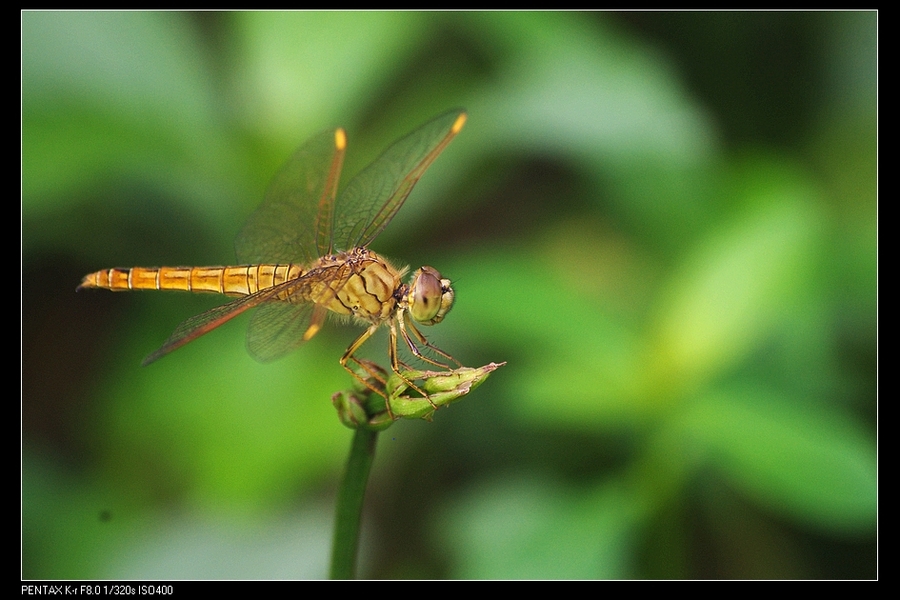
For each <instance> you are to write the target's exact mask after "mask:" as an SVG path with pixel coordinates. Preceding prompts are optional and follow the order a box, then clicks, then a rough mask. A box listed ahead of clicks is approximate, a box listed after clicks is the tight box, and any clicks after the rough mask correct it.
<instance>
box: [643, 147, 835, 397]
mask: <svg viewBox="0 0 900 600" xmlns="http://www.w3.org/2000/svg"><path fill="white" fill-rule="evenodd" d="M742 173H743V176H741V177H740V178H738V179H736V180H735V181H734V186H733V188H731V187H729V188H726V190H725V192H728V190H732V193H737V194H740V195H741V197H740V199H739V200H738V202H737V204H738V205H739V206H740V207H741V209H740V210H738V211H737V212H736V213H735V214H734V216H733V217H732V218H731V219H730V220H728V221H726V222H725V223H722V224H721V225H720V226H719V227H717V228H716V229H714V230H712V231H711V232H710V234H709V235H707V236H706V238H705V239H702V240H701V241H700V243H698V244H697V246H696V247H695V248H694V250H693V251H692V252H690V253H689V254H688V255H687V256H685V257H684V258H683V259H682V260H680V261H678V262H679V264H678V266H677V267H676V269H675V270H674V272H673V273H672V276H671V278H670V279H669V282H668V285H667V286H666V288H665V289H664V290H663V292H662V293H661V294H660V296H659V297H658V302H659V304H658V310H657V315H658V317H657V321H656V331H655V332H654V333H653V334H652V337H651V340H650V343H651V347H650V354H651V362H650V364H649V366H650V367H651V369H652V370H655V372H651V373H649V374H648V375H649V377H648V378H647V382H646V383H648V384H650V385H654V384H655V385H656V386H658V388H657V389H651V390H648V391H649V392H650V396H656V395H657V394H662V395H666V396H673V395H674V396H677V395H678V394H679V393H680V391H681V390H686V389H691V388H692V387H693V386H696V385H698V384H700V383H701V382H703V381H705V380H707V379H709V378H712V377H715V376H716V375H717V374H718V373H721V372H722V371H723V370H725V369H728V368H730V367H732V366H733V365H734V364H735V363H737V362H739V361H740V360H742V359H743V358H744V357H745V356H746V355H747V353H748V352H749V351H750V350H751V349H752V348H753V347H754V346H755V345H756V344H758V343H760V341H762V340H763V339H765V337H766V336H767V335H770V333H771V331H772V328H773V327H774V326H775V325H776V324H777V323H779V322H781V321H782V320H785V319H790V318H791V315H792V313H793V312H795V311H796V310H797V307H798V305H797V300H798V298H800V297H801V296H802V295H803V294H806V293H808V289H809V286H810V285H811V284H812V282H813V280H814V275H815V269H816V268H817V266H818V265H817V264H816V257H817V252H818V251H819V250H820V246H819V244H820V237H821V235H822V229H823V222H824V216H823V215H821V214H820V213H819V211H818V209H817V207H816V206H815V204H813V203H812V202H811V201H812V200H814V199H815V194H814V193H813V191H812V190H811V189H810V186H809V184H808V183H807V182H806V181H805V180H804V179H803V178H802V177H801V176H799V175H798V174H795V173H791V172H790V171H789V170H785V169H783V168H780V167H776V166H775V165H771V164H767V163H765V162H762V163H750V165H748V168H747V169H745V170H744V171H743V172H742ZM729 221H730V222H729ZM654 376H656V377H659V379H658V380H655V378H654Z"/></svg>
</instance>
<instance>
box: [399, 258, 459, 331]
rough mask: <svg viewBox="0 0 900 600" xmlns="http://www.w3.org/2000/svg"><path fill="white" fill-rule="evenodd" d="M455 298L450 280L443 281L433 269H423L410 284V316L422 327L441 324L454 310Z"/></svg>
mask: <svg viewBox="0 0 900 600" xmlns="http://www.w3.org/2000/svg"><path fill="white" fill-rule="evenodd" d="M453 297H454V292H453V288H452V287H450V280H449V279H441V274H440V273H438V272H437V271H436V270H435V269H433V268H432V267H422V268H421V269H419V270H418V271H416V273H415V275H413V279H412V283H410V284H409V314H411V315H412V318H413V319H415V320H416V321H417V322H419V323H421V324H422V325H434V324H435V323H440V322H441V321H443V320H444V316H445V315H446V314H447V313H448V312H450V309H451V308H453Z"/></svg>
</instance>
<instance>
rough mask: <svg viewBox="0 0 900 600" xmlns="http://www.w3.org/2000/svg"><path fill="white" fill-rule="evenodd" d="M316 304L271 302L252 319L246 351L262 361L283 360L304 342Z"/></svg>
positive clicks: (248, 330)
mask: <svg viewBox="0 0 900 600" xmlns="http://www.w3.org/2000/svg"><path fill="white" fill-rule="evenodd" d="M313 307H314V305H313V304H289V303H287V302H268V303H266V304H264V305H262V306H260V307H259V308H258V309H257V310H256V312H255V313H253V316H252V317H250V326H249V328H248V329H247V350H248V351H249V352H250V355H251V356H252V357H253V358H255V359H256V360H258V361H260V362H270V361H273V360H275V359H278V358H281V357H282V356H284V355H285V354H287V353H288V352H290V351H291V350H294V349H296V348H297V347H298V346H300V345H301V344H302V343H303V342H304V339H303V334H304V333H305V332H306V330H307V329H308V328H309V323H310V314H311V313H312V312H313Z"/></svg>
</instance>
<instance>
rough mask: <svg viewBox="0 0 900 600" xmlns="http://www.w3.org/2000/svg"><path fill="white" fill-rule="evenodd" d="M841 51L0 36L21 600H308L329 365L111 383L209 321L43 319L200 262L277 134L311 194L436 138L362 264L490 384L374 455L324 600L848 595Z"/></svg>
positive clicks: (873, 74)
mask: <svg viewBox="0 0 900 600" xmlns="http://www.w3.org/2000/svg"><path fill="white" fill-rule="evenodd" d="M877 16H878V15H877V13H874V12H834V13H830V12H814V13H803V12H775V13H764V12H754V13H742V12H727V13H712V12H702V13H691V12H680V13H662V12H627V13H562V14H557V13H495V12H486V13H464V12H463V13H416V12H405V13H394V12H379V13H364V12H359V13H279V12H265V13H243V12H230V13H214V12H200V13H174V12H164V13H143V12H124V13H121V12H104V13H79V12H61V13H56V12H26V13H23V14H22V48H23V50H22V303H23V306H22V550H23V572H22V574H23V576H24V577H26V578H110V579H114V578H166V579H180V578H213V579H214V578H250V579H253V578H311V577H312V578H319V577H323V576H325V574H326V572H327V562H328V556H329V551H330V543H331V540H330V536H331V528H332V511H333V504H334V494H335V488H336V482H337V481H338V478H339V477H340V473H341V471H342V468H343V462H344V460H345V458H346V455H347V452H348V450H349V442H350V438H351V435H352V434H351V432H350V431H349V430H348V429H346V428H344V427H343V426H341V425H340V423H339V422H338V420H337V418H336V414H335V413H334V410H333V408H332V406H331V403H330V397H331V395H332V393H333V392H335V391H337V390H340V389H343V388H346V387H347V386H348V384H349V383H350V382H349V378H348V377H347V375H346V373H345V372H344V371H343V370H342V369H341V368H340V366H339V365H338V363H337V359H338V357H339V356H340V355H341V353H342V352H343V350H344V348H346V346H347V344H348V343H349V342H350V341H351V340H352V339H353V338H354V337H355V336H356V335H357V334H358V333H359V329H358V328H356V327H348V326H341V325H337V324H334V325H333V326H330V327H327V328H326V330H325V331H323V333H321V334H320V335H319V336H318V337H316V339H315V340H313V341H312V342H310V343H309V344H307V345H305V346H304V347H303V348H301V349H300V350H299V351H297V352H295V353H293V354H291V355H290V356H289V357H287V358H285V359H283V360H281V361H278V362H276V363H274V364H268V365H260V364H257V363H256V362H254V361H253V360H252V359H251V358H250V357H249V355H248V354H247V353H246V350H245V343H244V334H245V330H246V323H247V318H246V317H241V318H239V319H237V320H236V321H234V322H232V323H230V324H228V325H227V326H225V327H223V328H221V329H219V330H217V331H215V332H213V333H211V334H209V335H207V336H205V337H203V338H201V339H199V340H197V341H196V342H193V343H191V344H189V345H188V346H186V347H185V348H183V349H181V350H179V351H178V352H176V353H174V354H172V355H171V356H168V357H166V358H165V359H163V360H161V361H159V362H158V363H155V364H153V365H151V366H149V367H147V368H142V367H140V366H139V364H140V361H141V359H142V358H143V357H144V356H145V355H146V354H148V353H149V352H151V351H152V350H154V349H156V348H157V347H158V346H159V345H160V344H161V343H162V342H163V340H165V338H166V337H167V336H168V334H169V333H170V332H171V331H172V329H173V328H174V327H175V326H176V325H177V324H178V323H179V322H181V321H182V320H183V319H185V318H187V317H188V316H191V315H193V314H196V313H199V312H201V311H202V310H205V309H206V308H209V307H211V306H215V305H216V304H218V303H221V302H222V299H221V298H217V297H213V296H195V295H189V294H174V293H172V294H162V293H160V294H157V293H134V294H112V293H108V292H104V291H88V292H80V293H77V294H76V293H75V286H76V285H77V284H78V282H79V281H80V278H81V277H82V276H83V275H84V274H86V273H88V272H91V271H95V270H98V269H101V268H108V267H113V266H120V267H128V266H133V265H142V266H155V265H184V264H196V265H210V264H212V265H215V264H224V263H229V262H232V261H233V260H234V252H233V246H232V243H233V239H234V236H235V234H236V233H237V231H238V230H239V228H240V226H241V224H242V223H243V221H244V219H245V218H246V217H247V215H249V213H250V212H251V211H252V210H253V208H254V207H255V206H256V205H257V204H258V203H259V202H260V201H261V199H262V197H263V194H264V192H265V189H266V185H267V182H268V181H269V179H270V178H271V177H272V176H273V174H274V173H275V171H276V170H277V169H278V168H279V166H280V165H281V164H282V163H283V162H284V161H285V160H287V158H288V157H289V156H290V154H291V152H292V150H293V149H294V148H295V147H296V146H298V145H299V144H300V143H302V142H303V141H304V140H306V139H307V138H308V137H309V136H311V135H312V134H313V133H315V132H317V131H319V130H322V129H324V128H328V127H335V126H343V127H345V128H346V129H347V132H348V135H349V149H348V154H347V161H346V164H345V174H344V179H343V181H344V182H345V183H346V181H347V180H348V179H349V177H350V176H351V175H352V174H354V173H356V172H357V171H358V170H359V169H360V168H362V167H363V166H365V165H366V164H368V162H370V161H371V160H373V159H374V158H375V157H376V156H377V155H378V154H379V153H380V152H381V151H382V150H383V149H384V148H385V147H386V146H387V145H388V144H389V143H390V142H391V141H393V140H395V139H396V138H398V137H399V136H400V135H402V134H404V133H406V132H408V131H410V130H412V129H413V128H414V127H416V126H418V125H419V124H421V123H422V122H424V121H425V120H427V119H428V118H430V117H431V116H433V115H436V114H438V113H440V112H443V111H444V110H446V109H449V108H453V107H457V106H461V107H465V108H466V109H467V110H468V111H469V120H468V123H467V124H466V127H465V128H464V129H463V131H462V133H461V134H460V135H459V136H458V137H457V138H456V140H454V142H453V143H452V144H451V145H450V147H449V148H448V149H447V150H446V151H445V152H444V154H443V155H441V157H440V158H439V159H438V160H437V161H436V162H435V164H434V165H433V166H432V167H431V168H430V170H429V171H428V173H427V174H426V175H425V177H424V178H423V179H422V181H421V182H420V184H419V185H418V187H417V188H416V190H415V191H414V192H413V194H412V196H411V197H410V199H409V201H408V202H407V203H406V205H405V206H404V208H403V210H402V211H401V212H400V213H399V214H398V216H397V218H396V219H395V220H394V221H393V222H392V223H391V225H390V226H389V227H388V228H387V230H385V232H384V233H383V234H382V235H381V236H380V237H379V239H378V240H376V241H375V242H374V244H373V245H372V248H373V249H374V250H376V251H378V252H380V253H382V254H384V255H386V256H389V257H391V258H392V259H394V260H395V262H397V263H399V264H410V265H412V266H413V267H416V266H418V265H421V264H431V265H434V266H435V267H437V268H438V269H440V270H441V272H442V273H444V274H445V275H446V276H449V277H451V278H452V279H453V281H454V282H455V283H454V285H455V288H456V290H457V304H456V307H455V309H454V310H453V312H452V313H451V314H450V315H449V317H448V318H447V319H446V320H445V321H444V322H443V323H441V324H440V325H439V326H437V327H434V328H431V329H429V330H428V334H429V336H430V339H431V340H433V341H434V342H435V343H436V344H437V345H438V346H440V347H441V348H444V349H446V350H447V351H449V352H451V353H452V354H453V355H454V356H456V357H457V358H459V359H460V360H461V361H462V362H463V363H465V364H466V365H469V366H477V365H481V364H485V363H487V362H490V361H497V362H499V361H508V365H507V366H505V367H504V368H502V369H500V370H499V371H497V372H496V373H494V374H493V375H492V376H491V378H490V379H488V381H487V382H486V383H485V384H484V385H483V386H482V387H481V388H479V389H478V390H477V391H476V392H475V393H473V394H472V395H471V396H469V397H467V398H466V399H465V400H464V401H461V402H459V403H458V404H455V405H453V406H452V407H450V408H448V409H446V410H442V411H440V412H438V413H437V415H436V418H435V420H434V422H433V423H431V424H429V423H425V422H422V421H406V422H401V423H397V424H396V425H395V426H393V427H392V428H391V429H389V430H388V431H386V432H385V433H383V434H382V435H381V439H380V441H379V447H378V456H377V457H376V465H375V469H374V472H373V475H372V480H371V483H370V488H369V493H368V496H367V508H366V512H365V517H364V534H363V543H362V553H361V570H360V575H361V576H362V577H369V578H872V577H875V576H877V571H876V564H877V554H876V550H877V516H878V513H877V437H876V432H877V416H876V415H877V402H876V399H877V377H876V375H877V371H876V368H877V345H876V340H877V233H876V232H877V229H876V227H877V225H876V222H877V220H876V215H877V204H876V197H877V185H876V182H877V174H876V156H877V135H876V134H877V91H876V90H877V67H876V64H877V62H876V59H877V24H878V23H877ZM385 344H386V337H384V336H382V337H380V338H378V339H377V340H375V341H373V342H370V343H369V344H367V347H366V352H365V355H366V356H369V357H370V358H373V359H377V360H379V361H380V362H382V364H384V363H386V361H387V355H386V352H385Z"/></svg>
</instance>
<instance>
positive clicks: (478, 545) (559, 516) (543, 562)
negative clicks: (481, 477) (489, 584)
mask: <svg viewBox="0 0 900 600" xmlns="http://www.w3.org/2000/svg"><path fill="white" fill-rule="evenodd" d="M631 505H632V503H631V502H630V501H629V498H628V496H627V494H625V493H623V492H622V490H619V489H616V488H615V487H614V486H604V487H600V488H598V489H597V490H596V491H593V492H588V493H579V492H574V491H569V490H565V489H564V488H561V487H560V486H559V485H557V484H555V483H553V482H549V481H542V480H540V479H537V478H520V479H509V480H506V481H494V482H491V483H486V484H484V485H482V486H480V487H477V488H475V489H473V490H471V491H470V492H469V493H468V494H466V495H465V496H464V497H463V498H462V499H461V500H459V501H457V503H456V505H455V506H453V507H452V508H450V512H449V515H446V516H445V517H443V518H442V519H441V521H440V522H441V527H440V529H439V535H440V538H441V545H442V546H444V545H445V546H446V547H447V548H448V549H449V550H450V553H451V558H450V564H451V566H452V569H453V571H452V577H454V578H460V579H618V578H626V577H628V576H629V573H630V572H631V571H630V568H631V565H630V560H629V559H630V557H631V553H632V548H631V542H632V540H633V535H634V532H633V527H634V525H635V523H634V511H633V509H632V508H631Z"/></svg>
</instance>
